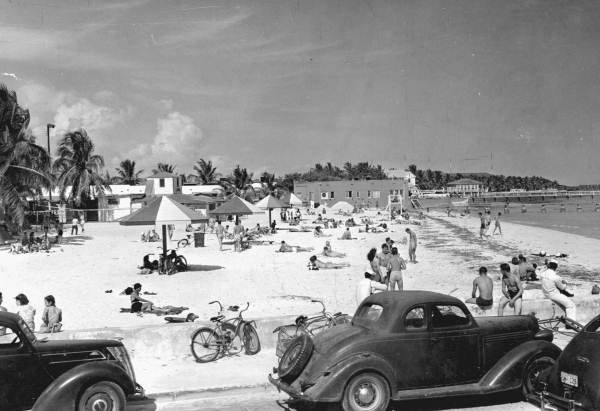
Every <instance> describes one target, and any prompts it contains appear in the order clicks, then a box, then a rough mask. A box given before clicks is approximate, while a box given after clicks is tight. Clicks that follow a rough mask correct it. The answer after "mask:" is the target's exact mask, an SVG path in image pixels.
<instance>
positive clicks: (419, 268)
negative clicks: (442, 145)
mask: <svg viewBox="0 0 600 411" xmlns="http://www.w3.org/2000/svg"><path fill="white" fill-rule="evenodd" d="M376 217H377V216H376ZM379 217H380V218H383V216H379ZM428 217H429V218H427V219H426V220H425V221H424V224H423V225H422V226H416V225H411V226H410V227H411V228H413V229H415V231H416V232H417V235H418V237H419V247H418V249H417V260H418V263H417V264H409V266H408V269H407V270H406V272H405V274H404V286H405V288H406V289H425V290H432V291H438V292H443V293H450V294H452V295H454V296H457V297H459V298H461V299H465V298H467V297H468V296H470V293H471V284H472V280H473V278H474V277H475V275H476V274H477V268H478V267H479V266H481V265H485V266H486V267H488V270H489V273H490V276H491V277H492V278H493V279H494V283H495V289H494V296H495V298H499V297H500V295H501V294H500V292H501V290H500V273H499V270H498V266H499V264H500V263H502V262H506V261H507V260H508V259H509V258H510V257H511V256H513V255H516V254H518V253H523V254H525V255H529V254H530V253H533V252H538V251H539V250H546V251H547V252H548V253H559V252H562V253H566V254H568V255H569V257H568V258H565V259H563V261H561V267H560V268H559V271H560V272H561V273H562V274H563V275H565V276H566V277H567V278H568V279H569V282H570V283H571V284H572V287H571V288H572V289H573V290H574V292H575V295H576V296H577V295H587V294H589V293H590V289H591V286H590V285H589V284H590V282H591V281H593V280H594V279H595V273H596V272H597V271H600V259H599V258H598V256H597V250H598V247H599V246H600V241H599V240H595V239H590V238H586V237H582V236H578V235H573V234H566V233H562V232H558V231H553V230H547V229H542V228H537V227H530V226H524V225H519V224H511V223H503V233H504V234H503V236H492V237H490V239H488V240H485V241H480V240H479V238H478V221H477V219H476V218H475V217H447V216H445V214H443V213H438V212H431V213H430V214H429V216H428ZM313 218H314V217H313V216H305V220H304V221H303V223H310V220H312V219H313ZM266 219H267V217H266V215H255V216H250V217H248V218H245V219H243V220H242V221H243V224H244V225H245V226H246V227H253V226H254V225H255V224H256V222H260V223H261V224H263V225H264V224H266ZM340 219H343V217H341V216H340ZM279 227H281V228H287V225H286V224H279ZM390 227H391V230H392V231H391V232H389V233H380V234H372V233H369V234H365V233H359V232H358V227H354V228H352V229H351V231H352V234H353V236H354V237H358V239H357V240H347V241H343V240H338V239H337V238H338V237H339V236H340V235H341V233H342V231H343V230H345V228H337V229H328V230H325V233H326V234H330V235H331V237H329V238H316V237H314V236H313V234H312V233H293V232H289V231H287V230H283V229H282V230H280V231H279V232H278V233H277V234H275V235H271V236H266V237H264V238H265V239H267V240H269V241H273V244H272V245H254V246H252V247H251V248H250V249H249V250H246V251H244V252H242V253H236V252H234V251H233V245H231V244H228V245H226V246H224V251H222V252H221V251H219V250H218V244H217V241H216V238H215V236H214V235H211V234H208V235H207V238H206V247H202V248H194V247H193V246H190V247H186V248H184V249H182V250H181V254H183V255H185V257H186V258H187V260H188V263H189V264H190V266H191V269H190V270H189V271H187V272H182V273H178V274H175V275H172V276H166V275H158V274H156V273H154V274H150V275H140V274H138V272H139V270H138V269H137V268H136V267H137V265H139V264H141V259H142V256H143V255H144V254H146V253H159V252H160V246H161V244H160V243H143V242H141V241H140V240H139V234H140V233H141V231H142V230H143V229H144V228H145V227H125V226H120V225H118V224H117V223H89V224H87V225H86V231H85V233H84V235H80V236H72V237H71V236H68V235H67V237H66V238H65V241H64V244H63V245H62V246H59V247H55V248H53V249H52V252H51V253H48V254H46V253H34V254H21V255H11V254H8V252H7V251H6V250H3V251H1V252H2V257H1V258H0V273H1V275H2V278H3V282H2V289H1V290H0V291H1V292H2V293H3V295H4V306H5V307H6V308H7V309H8V310H9V311H14V310H15V309H16V307H15V305H14V299H13V297H14V296H15V295H17V294H18V293H21V292H22V293H25V294H26V295H27V296H28V297H29V299H30V301H31V304H32V305H33V306H34V307H35V308H36V309H37V315H36V327H37V326H39V324H40V318H41V313H42V310H43V304H42V299H43V297H44V296H45V295H47V294H52V295H54V296H55V297H56V301H57V305H58V306H59V307H60V308H62V309H63V317H64V327H65V329H71V330H73V329H88V328H102V327H112V326H128V325H143V324H160V323H164V319H163V318H161V317H159V316H156V315H152V314H145V315H144V316H143V317H140V316H137V315H133V314H128V313H120V312H119V309H120V308H121V307H129V298H128V297H127V296H125V295H119V294H120V292H121V291H122V290H123V289H124V288H125V287H127V286H131V285H132V284H133V283H135V282H140V283H142V284H143V290H144V291H149V292H155V293H156V295H148V296H146V298H148V299H150V300H152V301H153V302H154V303H155V304H156V305H158V306H164V305H174V306H185V307H189V311H185V312H184V315H185V314H187V313H188V312H194V313H196V314H197V315H199V316H200V318H201V319H207V318H208V317H210V316H212V315H214V314H215V312H216V308H215V306H210V305H208V302H209V301H212V300H221V301H222V302H223V303H224V304H228V305H233V304H238V305H240V306H241V305H245V303H246V302H247V301H248V302H250V304H251V307H250V310H249V311H248V312H247V313H246V314H245V315H246V317H247V318H252V317H267V316H279V315H284V314H296V313H298V314H300V313H309V312H316V311H318V309H319V307H318V306H317V305H315V304H312V303H310V302H309V301H308V297H311V298H320V299H323V301H324V302H325V303H326V305H327V307H328V308H329V309H330V310H331V311H343V312H348V313H353V311H354V309H355V307H356V301H355V285H356V283H357V282H358V281H359V280H360V279H361V278H362V276H363V273H364V270H365V267H366V253H367V252H368V250H369V248H371V247H378V246H380V244H381V243H382V242H383V241H384V239H385V237H387V236H390V237H391V238H392V239H394V240H396V241H400V240H402V239H403V238H404V237H405V236H406V233H405V232H404V229H405V228H406V227H407V226H406V225H403V224H391V225H390ZM182 236H183V233H182V232H178V231H176V232H175V234H174V236H173V239H179V238H181V237H182ZM281 240H285V241H286V242H287V243H288V244H292V245H301V246H303V247H314V248H315V250H317V251H315V254H319V253H320V250H321V249H322V247H323V244H324V243H325V241H326V240H330V241H331V243H332V246H333V249H334V250H335V251H338V252H344V253H346V254H347V257H346V258H326V257H321V259H322V260H323V261H335V262H338V261H346V262H348V263H350V267H349V268H344V269H338V270H319V271H311V270H308V269H307V262H308V258H309V256H310V255H311V254H312V253H307V252H303V253H275V250H276V249H277V248H278V243H279V242H280V241H281ZM172 245H174V244H172ZM399 251H400V254H401V255H402V256H403V257H404V258H405V259H408V254H407V246H406V245H399ZM538 260H540V259H537V258H535V257H533V260H532V261H534V262H535V261H538ZM108 290H112V292H111V293H106V291H108ZM540 297H541V292H540V290H539V287H538V286H537V285H536V284H534V283H533V284H528V285H527V286H526V291H525V295H524V298H525V299H534V298H540Z"/></svg>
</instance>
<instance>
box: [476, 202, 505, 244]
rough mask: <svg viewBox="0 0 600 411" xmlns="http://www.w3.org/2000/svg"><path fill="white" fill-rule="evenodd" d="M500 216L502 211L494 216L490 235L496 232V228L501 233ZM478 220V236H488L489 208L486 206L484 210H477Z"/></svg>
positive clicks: (490, 217) (489, 223)
mask: <svg viewBox="0 0 600 411" xmlns="http://www.w3.org/2000/svg"><path fill="white" fill-rule="evenodd" d="M500 217H502V213H501V212H498V214H497V215H496V217H495V218H494V231H492V235H494V234H496V230H498V234H500V235H502V226H501V224H500ZM479 222H480V224H479V238H480V239H483V238H484V237H488V236H489V234H488V231H489V229H490V226H491V225H492V212H491V211H490V209H489V208H486V209H485V210H484V212H479Z"/></svg>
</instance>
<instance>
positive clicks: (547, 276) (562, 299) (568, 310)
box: [540, 259, 577, 321]
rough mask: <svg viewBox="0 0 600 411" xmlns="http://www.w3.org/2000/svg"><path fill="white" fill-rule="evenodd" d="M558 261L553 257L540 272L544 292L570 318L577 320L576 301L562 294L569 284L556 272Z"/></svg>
mask: <svg viewBox="0 0 600 411" xmlns="http://www.w3.org/2000/svg"><path fill="white" fill-rule="evenodd" d="M557 268H558V261H556V260H555V259H552V260H550V261H548V264H547V268H546V269H545V270H544V271H542V272H540V281H541V283H542V292H543V293H544V296H545V297H546V298H548V299H549V300H550V301H552V302H554V303H556V304H557V305H559V306H560V307H561V308H562V309H563V310H564V311H565V314H566V316H567V317H568V318H570V319H571V320H573V321H577V307H576V306H575V303H573V301H572V300H571V299H570V298H569V297H567V296H566V295H564V294H562V293H561V292H560V291H561V290H566V288H567V286H566V284H565V282H564V280H563V279H562V278H560V276H559V275H558V274H557V273H556V270H557Z"/></svg>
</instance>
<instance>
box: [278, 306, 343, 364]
mask: <svg viewBox="0 0 600 411" xmlns="http://www.w3.org/2000/svg"><path fill="white" fill-rule="evenodd" d="M310 302H311V303H319V304H321V307H322V309H321V313H320V314H318V315H315V316H312V317H307V316H305V315H300V316H298V318H296V321H295V323H294V324H287V325H281V326H279V327H277V328H275V329H274V330H273V334H275V333H277V347H276V349H275V354H276V355H277V357H278V358H281V357H282V356H283V353H284V352H285V351H286V350H287V348H288V347H289V345H290V343H291V342H292V340H294V339H295V338H296V337H298V336H300V335H302V334H308V335H309V336H310V337H314V336H315V335H317V334H319V333H320V332H322V331H324V330H326V329H328V328H331V327H334V326H336V325H342V324H347V323H349V322H350V321H351V320H352V317H351V316H349V315H348V314H342V313H341V312H337V313H335V314H331V313H329V312H327V309H326V308H325V304H323V301H321V300H317V299H314V298H313V299H311V300H310Z"/></svg>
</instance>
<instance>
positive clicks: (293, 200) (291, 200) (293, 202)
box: [281, 193, 302, 207]
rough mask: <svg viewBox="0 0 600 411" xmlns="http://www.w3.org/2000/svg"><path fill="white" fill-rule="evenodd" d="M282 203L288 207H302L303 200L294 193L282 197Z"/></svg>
mask: <svg viewBox="0 0 600 411" xmlns="http://www.w3.org/2000/svg"><path fill="white" fill-rule="evenodd" d="M281 201H282V202H283V203H284V204H285V205H286V206H287V207H294V206H301V205H302V200H300V199H299V198H298V197H297V196H296V195H295V194H294V193H285V194H284V195H283V197H281Z"/></svg>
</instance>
